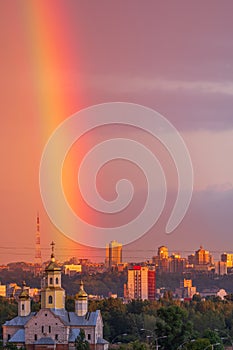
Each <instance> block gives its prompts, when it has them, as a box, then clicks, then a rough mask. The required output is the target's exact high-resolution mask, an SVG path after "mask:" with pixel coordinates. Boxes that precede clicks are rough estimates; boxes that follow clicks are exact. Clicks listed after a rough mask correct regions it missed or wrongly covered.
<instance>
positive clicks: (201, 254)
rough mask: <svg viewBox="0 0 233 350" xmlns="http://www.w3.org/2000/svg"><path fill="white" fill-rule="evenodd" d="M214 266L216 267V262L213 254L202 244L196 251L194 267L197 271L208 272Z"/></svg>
mask: <svg viewBox="0 0 233 350" xmlns="http://www.w3.org/2000/svg"><path fill="white" fill-rule="evenodd" d="M213 268H214V263H213V258H212V255H211V254H210V252H209V251H208V250H205V249H203V247H202V246H200V249H198V250H197V251H196V252H195V258H194V269H195V270H197V271H205V272H208V271H210V270H212V269H213Z"/></svg>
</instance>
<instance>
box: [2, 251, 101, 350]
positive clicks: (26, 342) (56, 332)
mask: <svg viewBox="0 0 233 350" xmlns="http://www.w3.org/2000/svg"><path fill="white" fill-rule="evenodd" d="M80 329H83V330H84V332H85V338H86V339H87V341H88V342H89V344H90V348H91V350H107V349H108V342H107V341H105V340H104V339H103V321H102V317H101V313H100V311H99V310H97V311H94V312H88V295H87V293H86V292H85V290H84V286H83V283H82V281H81V283H80V290H79V292H78V293H77V294H76V296H75V312H68V311H66V310H65V291H64V289H63V288H62V286H61V268H60V267H59V266H58V264H57V263H56V261H55V257H54V254H53V251H52V255H51V261H50V262H49V264H48V265H47V267H46V269H45V285H44V288H43V289H42V290H41V309H40V310H39V311H38V312H37V313H35V312H31V301H30V297H29V293H28V288H26V286H24V287H23V290H22V292H21V293H20V295H19V301H18V316H17V317H15V318H13V319H12V320H9V321H6V322H5V324H4V325H3V343H4V345H5V344H6V343H7V342H8V343H10V344H13V345H16V346H17V347H18V348H20V347H26V350H42V349H47V350H49V349H51V350H75V339H76V338H77V336H79V334H80Z"/></svg>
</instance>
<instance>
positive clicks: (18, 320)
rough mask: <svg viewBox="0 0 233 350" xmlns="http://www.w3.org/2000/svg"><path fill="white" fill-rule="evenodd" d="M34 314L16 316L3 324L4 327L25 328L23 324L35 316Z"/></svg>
mask: <svg viewBox="0 0 233 350" xmlns="http://www.w3.org/2000/svg"><path fill="white" fill-rule="evenodd" d="M35 314H36V312H31V313H30V314H29V315H28V316H16V317H14V318H12V319H11V320H9V321H6V322H5V323H4V326H25V324H26V323H27V322H28V321H29V320H30V319H31V318H32V317H33V316H35Z"/></svg>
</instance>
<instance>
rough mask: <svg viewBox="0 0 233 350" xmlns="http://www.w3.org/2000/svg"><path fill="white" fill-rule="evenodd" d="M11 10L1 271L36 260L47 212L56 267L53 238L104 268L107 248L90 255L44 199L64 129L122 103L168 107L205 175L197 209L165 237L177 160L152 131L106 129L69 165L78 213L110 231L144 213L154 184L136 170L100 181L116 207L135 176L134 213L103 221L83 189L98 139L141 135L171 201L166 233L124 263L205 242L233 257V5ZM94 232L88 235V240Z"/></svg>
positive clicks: (118, 167)
mask: <svg viewBox="0 0 233 350" xmlns="http://www.w3.org/2000/svg"><path fill="white" fill-rule="evenodd" d="M0 8H1V12H0V13H1V15H0V16H1V32H2V33H3V35H2V37H1V46H2V47H3V48H4V50H3V53H2V60H1V62H2V64H1V66H0V69H1V77H2V79H1V87H0V99H1V115H2V118H1V122H2V125H1V129H0V130H1V137H0V146H1V150H2V158H1V160H2V170H1V173H0V193H1V207H0V232H1V239H0V264H3V263H7V262H10V261H13V260H14V261H33V259H34V255H35V250H34V247H35V234H36V225H35V217H36V213H37V212H39V214H40V231H41V251H42V256H43V258H44V257H45V260H46V259H47V258H48V257H49V248H47V247H48V246H49V243H50V242H51V241H52V240H54V241H55V242H56V247H57V256H58V257H59V259H61V260H62V259H65V257H68V256H73V255H78V257H88V258H89V257H90V258H91V259H93V260H103V259H104V256H105V249H104V248H103V249H99V250H97V249H94V248H89V247H84V246H82V245H81V244H78V243H77V242H74V241H72V240H71V239H69V238H68V237H67V236H65V235H64V234H63V233H61V232H59V231H58V230H57V228H55V226H54V225H53V224H52V223H51V221H50V219H49V217H48V215H47V213H46V211H45V209H44V207H43V204H42V200H41V195H40V190H39V165H40V160H41V155H42V151H43V149H44V146H45V144H46V142H47V141H48V139H49V137H50V136H51V134H52V132H53V131H54V130H55V129H56V127H58V125H59V124H60V123H62V122H63V121H64V120H66V119H67V118H69V117H70V116H71V115H72V114H74V113H76V112H77V111H79V110H81V109H82V108H85V107H89V106H92V105H94V104H100V103H105V102H112V101H122V102H132V103H136V104H141V105H144V106H146V107H149V108H152V109H154V110H157V111H158V112H160V113H161V114H162V115H164V116H165V117H166V118H167V119H168V120H169V121H170V122H171V123H173V124H174V126H175V127H176V129H177V130H178V131H179V132H180V134H181V136H182V137H183V139H184V141H185V143H186V145H187V148H188V150H189V152H190V156H191V159H192V163H193V170H194V191H193V197H192V201H191V204H190V207H189V209H188V212H187V214H186V216H185V218H184V219H183V221H182V222H181V224H180V225H179V226H178V227H177V229H176V230H175V232H173V233H172V234H170V235H167V234H165V225H166V222H167V218H168V217H169V214H170V212H171V210H172V207H173V204H174V200H175V196H176V191H177V182H178V178H177V174H176V169H175V166H174V164H173V162H172V159H170V157H169V155H167V154H166V152H165V150H164V148H163V147H161V144H160V143H159V142H156V141H155V140H153V139H152V138H151V136H150V135H148V134H146V133H145V132H144V133H140V132H139V130H135V129H132V128H127V129H123V128H121V127H119V128H117V129H114V130H112V129H111V128H108V127H106V128H103V129H101V130H97V132H96V134H94V133H88V134H87V135H86V137H85V138H84V137H83V138H81V140H80V142H78V143H77V144H74V145H73V147H72V149H71V150H70V152H69V154H68V155H67V157H66V160H65V163H64V174H63V185H64V191H65V194H66V197H67V200H68V202H69V204H70V206H71V207H72V209H73V210H74V212H75V213H77V214H78V215H80V216H81V217H82V218H83V220H84V221H87V222H91V223H94V224H95V225H100V226H101V227H102V226H103V227H109V226H110V225H111V224H112V225H113V226H116V225H117V224H118V223H121V224H122V223H125V222H126V221H127V220H130V219H132V218H133V217H135V215H136V214H138V212H139V211H140V209H141V207H142V205H143V203H144V202H145V187H146V181H145V179H144V178H143V176H142V174H141V172H140V171H139V170H138V169H136V167H134V166H132V164H126V163H125V162H124V161H120V160H117V161H116V163H115V166H113V167H111V166H109V167H104V169H103V171H102V172H101V173H100V176H99V177H98V178H97V185H98V186H99V187H98V186H97V187H98V188H99V189H100V193H101V195H103V196H104V197H105V198H106V199H107V200H112V199H113V198H115V195H116V193H115V184H116V181H118V180H119V179H120V178H122V177H126V178H129V179H131V181H132V183H133V185H134V186H135V188H136V191H135V198H134V202H133V204H132V205H131V206H129V208H128V211H126V213H124V212H121V213H120V214H119V215H111V214H110V215H103V216H102V215H99V213H96V212H94V211H92V210H90V208H88V206H87V205H86V203H85V201H84V200H83V199H82V198H81V196H80V191H79V189H78V188H77V172H78V167H79V165H80V163H81V161H82V158H83V156H84V155H85V154H86V153H87V152H88V151H89V150H90V149H91V148H92V147H93V146H94V145H95V144H96V142H100V141H104V140H106V139H108V138H111V137H113V136H116V137H127V138H130V137H131V138H132V139H134V140H138V141H139V142H142V143H143V144H145V145H146V146H149V147H150V149H151V151H152V152H153V153H155V154H156V155H157V156H158V159H159V160H160V162H161V165H162V167H163V169H164V172H165V174H166V179H167V183H168V197H167V201H166V206H165V210H164V211H163V213H162V215H161V217H160V219H159V221H158V222H157V223H156V224H155V225H154V227H152V229H150V231H149V232H148V233H146V234H145V235H144V236H142V237H141V238H140V239H139V240H137V241H135V242H133V243H131V244H129V245H126V246H123V251H124V257H125V258H126V259H130V257H135V256H136V257H137V258H138V260H140V259H142V258H143V257H144V256H145V254H146V256H148V255H152V254H150V253H151V252H152V251H153V250H154V251H156V249H157V247H159V246H161V245H163V244H164V245H166V246H168V247H171V250H174V251H179V250H180V252H182V251H189V252H191V251H192V247H199V246H200V245H203V246H204V247H206V248H208V250H209V251H213V252H214V251H215V252H224V251H231V250H233V235H232V227H233V216H232V208H233V163H232V161H231V158H232V157H231V153H232V150H233V114H232V110H233V108H232V107H233V104H232V95H233V68H232V59H233V49H232V38H231V33H232V30H233V23H232V18H231V13H232V10H233V4H231V3H227V2H225V4H224V6H221V5H220V4H219V3H218V2H217V1H211V2H210V1H207V2H205V4H201V5H200V4H196V3H195V2H194V1H193V2H191V3H189V4H187V3H186V2H185V1H179V3H178V2H177V3H174V4H164V3H162V2H160V1H158V2H153V1H149V2H148V3H147V6H145V4H142V3H141V4H140V3H137V4H134V7H132V3H131V2H130V1H125V2H124V4H122V3H121V4H120V3H117V2H113V3H111V4H109V3H108V2H107V1H102V2H101V3H98V4H97V3H95V4H92V5H90V4H88V3H77V2H75V1H72V0H68V1H66V2H64V1H61V0H59V1H53V0H52V1H50V2H49V4H48V3H47V2H45V1H34V2H30V1H25V2H20V1H19V2H17V3H13V2H10V1H9V2H8V1H7V2H2V3H1V4H0ZM210 9H211V11H210ZM67 136H68V135H67ZM110 165H111V164H110ZM101 176H103V177H101ZM106 180H108V181H106ZM56 204H57V203H56V200H54V205H56ZM61 215H62V213H61ZM77 231H78V230H77ZM82 234H85V233H83V232H82V233H79V232H77V241H79V239H80V238H81V235H82ZM114 239H116V240H117V241H118V240H119V241H120V239H119V238H118V237H117V236H116V237H115V238H114ZM80 241H81V239H80ZM108 241H110V239H109V240H108ZM108 241H106V244H107V243H108ZM231 247H232V249H231ZM177 248H178V249H177ZM73 252H74V253H76V254H73ZM46 257H47V258H46Z"/></svg>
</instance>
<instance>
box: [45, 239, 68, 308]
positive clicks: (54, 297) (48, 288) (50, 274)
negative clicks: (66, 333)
mask: <svg viewBox="0 0 233 350" xmlns="http://www.w3.org/2000/svg"><path fill="white" fill-rule="evenodd" d="M51 246H52V254H51V260H50V262H49V264H48V266H47V267H46V268H45V284H44V286H43V288H42V290H41V308H42V309H64V308H65V291H64V289H63V288H62V287H61V268H60V266H58V264H57V263H56V261H55V255H54V246H55V243H54V242H52V243H51Z"/></svg>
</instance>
